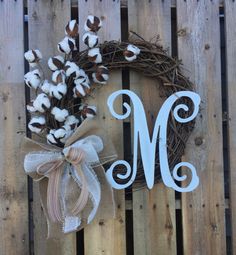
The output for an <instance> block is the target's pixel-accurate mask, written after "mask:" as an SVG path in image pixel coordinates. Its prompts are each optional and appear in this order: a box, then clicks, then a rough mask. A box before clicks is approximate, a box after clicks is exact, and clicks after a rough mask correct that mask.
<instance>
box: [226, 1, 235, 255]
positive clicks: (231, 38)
mask: <svg viewBox="0 0 236 255" xmlns="http://www.w3.org/2000/svg"><path fill="white" fill-rule="evenodd" d="M235 16H236V3H235V2H233V1H225V30H226V31H225V32H226V59H227V68H226V70H227V74H226V75H227V85H228V87H227V89H228V138H229V139H228V143H229V150H228V151H229V160H230V162H229V166H230V168H229V170H230V213H231V229H232V230H231V235H232V239H231V243H232V254H234V255H235V254H236V221H235V218H236V201H235V194H236V172H235V168H236V157H235V155H236V101H235V95H236V86H235V85H236V84H235V81H236V73H235V68H234V67H235V65H236V48H235V42H236V26H235Z"/></svg>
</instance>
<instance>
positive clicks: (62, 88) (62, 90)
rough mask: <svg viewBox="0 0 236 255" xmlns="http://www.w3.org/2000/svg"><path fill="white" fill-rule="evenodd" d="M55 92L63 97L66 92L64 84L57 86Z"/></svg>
mask: <svg viewBox="0 0 236 255" xmlns="http://www.w3.org/2000/svg"><path fill="white" fill-rule="evenodd" d="M57 92H58V93H59V94H60V95H61V97H63V96H64V95H65V94H66V92H67V86H66V84H65V83H59V84H57Z"/></svg>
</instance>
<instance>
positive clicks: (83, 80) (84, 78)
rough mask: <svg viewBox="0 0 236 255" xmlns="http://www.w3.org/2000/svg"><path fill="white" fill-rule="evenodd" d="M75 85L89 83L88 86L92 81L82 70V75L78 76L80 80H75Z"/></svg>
mask: <svg viewBox="0 0 236 255" xmlns="http://www.w3.org/2000/svg"><path fill="white" fill-rule="evenodd" d="M74 83H75V84H77V83H80V84H82V83H87V84H88V85H90V81H89V78H88V75H87V74H86V73H85V71H84V70H83V69H80V75H79V76H78V78H76V79H75V80H74Z"/></svg>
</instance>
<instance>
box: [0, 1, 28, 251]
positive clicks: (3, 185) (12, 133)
mask: <svg viewBox="0 0 236 255" xmlns="http://www.w3.org/2000/svg"><path fill="white" fill-rule="evenodd" d="M0 17H1V22H0V63H1V64H0V108H1V112H0V120H1V121H0V133H1V136H0V151H1V154H0V162H1V165H0V221H1V224H0V234H1V239H0V254H2V255H8V254H10V255H18V254H26V255H27V254H29V248H28V244H29V242H28V194H27V176H26V175H25V173H24V170H23V164H22V158H21V155H20V144H21V139H22V138H23V137H24V136H25V106H24V104H25V89H24V82H23V76H24V60H23V54H24V34H23V1H22V0H19V1H17V2H15V1H1V2H0Z"/></svg>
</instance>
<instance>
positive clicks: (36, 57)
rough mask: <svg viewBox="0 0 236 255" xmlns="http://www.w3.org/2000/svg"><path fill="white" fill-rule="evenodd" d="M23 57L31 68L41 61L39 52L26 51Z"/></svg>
mask: <svg viewBox="0 0 236 255" xmlns="http://www.w3.org/2000/svg"><path fill="white" fill-rule="evenodd" d="M24 56H25V59H26V60H27V61H28V62H29V64H30V66H31V67H35V66H36V65H37V64H38V62H39V61H40V60H41V59H42V53H41V52H40V51H39V50H28V51H27V52H25V54H24Z"/></svg>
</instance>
